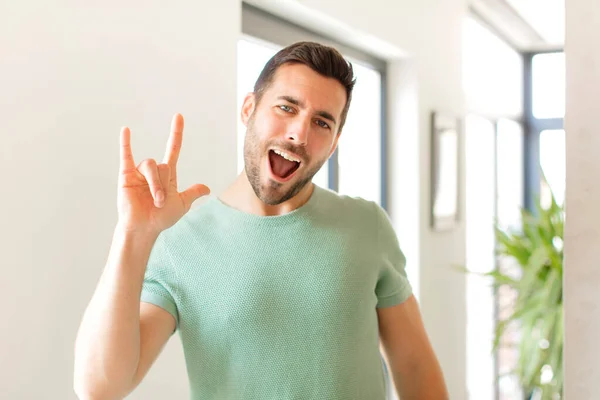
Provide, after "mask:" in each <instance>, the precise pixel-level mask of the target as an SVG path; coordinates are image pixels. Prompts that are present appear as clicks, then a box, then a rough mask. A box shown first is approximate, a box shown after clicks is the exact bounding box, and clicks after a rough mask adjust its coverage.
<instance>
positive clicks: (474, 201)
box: [465, 115, 496, 400]
mask: <svg viewBox="0 0 600 400" xmlns="http://www.w3.org/2000/svg"><path fill="white" fill-rule="evenodd" d="M465 134H466V138H465V147H466V165H465V167H466V168H465V172H466V180H467V186H466V203H467V204H466V209H467V210H468V212H467V216H466V217H467V218H466V235H467V238H466V239H467V240H466V243H467V249H466V253H467V268H468V269H469V270H470V271H474V272H480V273H484V272H489V271H491V270H493V269H494V229H493V228H494V227H493V224H492V221H493V220H494V217H495V196H496V177H495V174H496V160H495V158H496V157H495V151H496V143H495V142H496V127H495V126H494V123H493V122H492V121H490V120H488V119H486V118H482V117H479V116H476V115H469V116H468V117H467V119H466V129H465ZM466 287H467V294H466V296H467V307H468V310H467V389H468V391H469V398H470V399H480V400H490V399H493V398H494V396H495V395H494V386H495V385H494V380H495V367H494V360H493V358H492V357H491V352H492V341H493V334H494V323H495V322H494V293H493V290H492V288H491V287H490V284H489V281H488V280H486V279H483V278H482V277H481V276H478V275H474V274H469V275H467V285H466Z"/></svg>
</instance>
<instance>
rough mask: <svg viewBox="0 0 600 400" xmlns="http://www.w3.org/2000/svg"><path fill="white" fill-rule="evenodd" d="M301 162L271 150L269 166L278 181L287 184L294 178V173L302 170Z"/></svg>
mask: <svg viewBox="0 0 600 400" xmlns="http://www.w3.org/2000/svg"><path fill="white" fill-rule="evenodd" d="M300 163H301V162H300V161H298V160H295V159H294V158H293V157H291V156H289V155H287V154H286V153H284V152H280V151H274V150H269V166H270V168H271V173H272V175H273V176H274V177H275V178H277V180H278V181H281V182H285V181H288V180H290V179H291V178H292V176H293V175H294V173H295V172H296V171H297V170H298V168H300Z"/></svg>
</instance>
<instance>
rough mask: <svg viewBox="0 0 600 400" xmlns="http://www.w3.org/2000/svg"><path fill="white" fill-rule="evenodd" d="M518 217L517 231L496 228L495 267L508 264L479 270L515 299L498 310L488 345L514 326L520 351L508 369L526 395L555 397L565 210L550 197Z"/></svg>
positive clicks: (559, 384) (559, 382)
mask: <svg viewBox="0 0 600 400" xmlns="http://www.w3.org/2000/svg"><path fill="white" fill-rule="evenodd" d="M521 215H522V223H521V227H520V228H519V229H518V230H515V229H513V230H508V229H502V228H501V227H500V226H498V224H496V228H495V231H496V242H497V253H496V254H497V257H499V261H500V262H498V263H497V265H506V264H507V262H509V263H510V264H511V267H510V268H508V269H507V268H502V267H500V268H497V269H496V270H493V271H491V272H488V273H483V274H482V275H484V276H488V277H489V278H490V279H491V281H492V284H493V287H494V289H495V291H497V290H498V289H499V288H500V287H504V288H505V289H508V290H509V291H512V292H513V293H514V295H515V299H516V300H515V302H514V303H512V304H511V307H510V309H509V310H505V311H508V312H504V313H503V312H501V313H500V318H499V320H498V323H497V328H496V332H495V337H494V346H493V348H494V351H496V350H498V348H499V345H500V342H501V339H502V338H503V335H504V334H505V333H506V332H507V328H509V327H515V326H516V327H517V329H518V331H519V337H520V340H519V343H517V344H516V345H517V346H518V353H519V355H518V363H517V367H516V369H515V370H514V371H512V373H514V374H515V375H516V376H517V377H518V378H519V381H520V384H521V387H522V388H523V393H524V394H525V395H526V398H527V399H543V400H546V399H548V400H554V399H559V398H561V397H562V391H563V338H564V331H563V226H564V208H563V207H562V206H559V205H558V204H557V203H556V200H555V198H554V195H552V196H551V204H550V206H549V207H546V208H544V207H542V206H541V205H540V202H539V201H538V202H537V204H536V209H535V211H534V212H530V211H528V210H526V209H522V210H521ZM503 314H504V315H503Z"/></svg>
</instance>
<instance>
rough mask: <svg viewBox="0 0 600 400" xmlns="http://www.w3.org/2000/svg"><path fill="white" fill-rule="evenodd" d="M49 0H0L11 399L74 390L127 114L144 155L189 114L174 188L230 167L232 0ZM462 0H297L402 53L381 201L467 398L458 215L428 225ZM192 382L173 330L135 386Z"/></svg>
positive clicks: (5, 344)
mask: <svg viewBox="0 0 600 400" xmlns="http://www.w3.org/2000/svg"><path fill="white" fill-rule="evenodd" d="M53 3H54V4H52V5H44V3H39V4H38V3H36V4H35V6H34V4H29V3H27V2H20V3H16V2H13V3H11V6H10V9H9V10H8V11H7V12H4V11H3V12H2V13H0V15H1V16H0V48H1V49H2V58H1V60H2V61H0V87H1V88H2V90H1V91H0V110H2V122H3V128H4V129H3V130H2V133H1V135H2V136H1V137H2V142H1V143H2V146H1V147H0V152H1V153H0V156H1V157H0V167H2V170H3V171H5V175H4V176H5V181H4V185H3V186H2V187H3V189H2V194H3V196H2V200H1V205H2V208H1V210H2V212H3V214H5V215H3V218H2V221H3V226H5V227H8V229H4V230H2V233H1V235H2V237H1V238H0V243H2V247H3V248H2V253H3V258H2V260H3V263H2V272H3V273H4V276H5V277H6V276H7V277H8V278H7V279H4V281H3V282H6V283H5V285H4V288H3V290H2V291H1V292H0V293H1V294H0V296H2V297H1V298H0V301H1V302H2V304H4V305H5V307H4V316H5V319H4V321H6V322H5V324H4V326H5V327H6V326H8V328H5V329H3V330H1V331H0V332H1V333H0V335H1V336H0V343H2V344H1V345H0V349H1V350H0V351H1V353H0V371H1V372H2V375H3V379H2V380H1V381H0V393H2V394H3V397H6V398H49V397H52V398H61V399H63V398H64V399H67V398H74V395H73V394H72V389H71V387H72V361H73V348H72V347H73V341H74V338H75V333H76V329H77V326H78V324H79V322H80V318H81V314H82V312H83V310H84V308H85V305H86V304H87V302H88V301H89V298H90V296H91V293H92V291H93V289H94V287H95V284H96V282H97V279H98V277H99V275H100V271H101V269H102V268H103V266H104V263H105V259H106V255H107V252H108V248H109V245H110V238H111V232H112V229H113V226H114V223H115V218H116V209H115V201H116V200H115V194H116V192H115V184H116V172H117V168H118V164H117V161H118V133H119V127H120V126H121V125H129V126H130V127H131V128H132V141H133V143H132V144H133V149H134V156H135V157H136V161H137V162H139V161H141V160H142V159H143V158H146V157H155V158H158V159H161V158H162V155H163V150H164V145H165V144H166V138H167V135H168V127H169V122H170V118H171V116H172V114H173V113H175V112H181V113H183V115H184V117H186V130H185V137H184V146H183V151H182V154H181V161H180V165H181V168H180V170H181V171H182V172H181V173H180V175H181V181H182V182H181V186H182V187H187V186H188V185H189V184H191V183H195V182H198V181H200V182H202V183H206V184H208V185H209V186H210V187H211V188H212V189H213V193H218V192H220V190H222V189H223V188H224V187H225V186H226V185H227V184H228V183H229V181H230V180H231V179H232V178H233V177H234V175H235V171H236V152H235V149H236V145H235V138H236V118H237V115H235V110H236V104H235V101H236V90H235V76H236V63H235V51H236V40H237V37H238V34H239V30H240V15H239V12H240V3H239V1H237V0H225V1H223V0H221V1H219V2H210V3H208V2H206V3H205V4H199V3H198V2H185V1H180V2H177V3H173V2H171V3H169V5H168V6H167V5H162V3H157V2H150V3H149V2H144V3H143V4H142V3H141V2H139V3H138V4H137V5H136V6H133V5H131V6H129V7H126V8H123V6H122V5H120V4H119V3H117V2H115V1H112V2H104V5H102V6H96V7H94V8H93V9H92V8H90V7H89V6H88V7H84V6H81V5H79V6H77V5H76V3H74V2H70V3H67V2H63V3H60V4H58V3H57V2H53ZM107 3H109V4H107ZM253 3H255V4H263V6H265V7H266V8H269V7H271V6H272V4H274V2H264V1H256V2H253ZM282 3H294V2H280V4H282ZM465 3H466V0H452V1H448V0H423V1H420V2H415V1H409V0H402V1H396V2H389V1H386V0H369V1H366V0H365V1H354V2H342V1H341V0H304V1H301V2H299V4H301V5H303V6H306V7H307V8H309V9H311V10H315V11H317V12H320V13H321V14H323V15H325V16H328V17H330V18H333V19H336V20H337V21H339V22H341V23H344V24H346V25H349V26H351V27H352V28H353V29H358V30H360V31H362V32H364V33H366V34H370V35H374V36H376V37H379V38H380V39H382V40H384V41H386V42H388V43H390V44H391V45H392V46H393V47H394V48H397V49H401V50H403V51H404V52H405V53H406V55H407V57H408V58H406V59H395V60H390V61H391V63H390V71H389V80H390V92H389V99H390V110H389V114H390V121H389V123H390V125H389V127H390V135H391V136H392V138H391V139H390V146H391V147H392V148H393V149H394V150H395V154H394V156H393V157H392V160H391V165H390V168H391V178H392V182H391V187H390V191H391V195H392V196H393V199H392V203H391V205H390V208H391V210H392V217H393V219H394V222H395V224H396V227H397V229H398V231H399V234H400V236H401V240H402V241H411V242H412V243H414V244H415V245H416V249H415V250H414V251H411V252H410V253H409V254H407V255H408V256H409V262H410V263H411V268H412V269H413V270H418V273H416V274H414V275H415V276H416V277H418V279H416V284H417V291H418V293H419V298H420V301H421V305H422V309H423V313H424V317H425V322H426V325H427V328H428V331H429V334H430V336H431V338H432V341H433V344H434V347H435V349H436V351H437V354H438V355H439V357H440V359H441V362H442V366H443V369H444V373H445V375H446V378H447V381H448V384H449V388H450V392H451V398H452V399H464V398H466V388H465V386H466V376H465V374H466V372H465V369H466V366H465V363H466V361H465V357H466V343H465V334H466V331H465V329H466V328H465V318H466V317H465V304H464V302H465V277H464V276H463V275H461V274H458V273H455V272H453V271H452V270H451V265H452V264H464V258H465V232H464V223H461V224H460V226H459V227H458V229H456V230H455V231H453V232H450V233H445V234H433V233H431V232H430V231H429V230H428V224H429V217H428V208H427V207H428V204H429V179H428V176H429V162H430V160H429V112H430V111H431V110H432V109H438V110H447V111H449V112H454V113H460V112H462V111H463V109H464V107H463V103H464V101H463V95H462V90H461V43H462V42H461V29H462V22H463V17H464V11H465ZM17 4H18V5H17ZM165 4H166V3H165ZM209 5H210V11H208V8H207V7H208V6H209ZM415 102H416V103H415ZM461 158H462V157H461ZM463 183H464V173H463V174H462V175H461V184H463ZM463 188H464V185H463ZM463 191H464V190H463ZM461 211H462V212H463V215H464V201H461ZM419 282H420V283H419ZM7 305H8V306H7ZM32 382H35V384H32ZM187 393H188V389H187V378H186V376H185V367H184V365H183V357H182V353H181V349H180V343H179V340H178V339H176V340H172V341H171V342H170V344H169V346H168V348H167V349H166V350H165V352H164V353H163V355H162V356H161V358H160V359H159V361H158V362H157V364H156V365H155V367H154V368H153V370H152V371H151V372H150V374H149V376H148V377H147V379H146V381H145V382H144V383H143V384H142V386H141V387H140V389H139V390H138V391H136V393H135V394H134V395H133V396H131V398H162V397H166V396H167V394H168V396H169V398H186V396H187Z"/></svg>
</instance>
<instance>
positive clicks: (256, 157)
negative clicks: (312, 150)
mask: <svg viewBox="0 0 600 400" xmlns="http://www.w3.org/2000/svg"><path fill="white" fill-rule="evenodd" d="M259 137H260V135H259V134H258V132H257V131H256V127H255V125H254V116H252V117H250V120H249V121H248V128H247V129H246V138H245V140H244V169H245V171H246V176H247V177H248V181H249V182H250V186H252V190H254V193H255V194H256V197H258V198H259V199H260V200H261V201H262V202H263V203H265V204H268V205H270V206H276V205H278V204H281V203H283V202H285V201H287V200H289V199H291V198H292V197H294V196H296V195H297V194H298V193H300V191H301V190H302V188H304V186H306V184H307V183H309V182H311V181H312V179H313V177H314V176H315V175H316V174H317V172H319V170H320V169H321V167H322V166H323V164H325V162H326V161H327V158H325V159H323V160H319V161H318V162H315V164H314V165H312V166H310V158H309V157H308V156H307V155H306V150H305V149H304V148H303V147H298V146H292V145H291V144H290V143H287V142H282V143H278V142H277V141H272V142H270V143H266V144H265V146H264V147H263V146H261V143H260V140H259ZM273 144H277V147H279V148H280V149H282V150H286V151H289V152H292V153H295V154H298V155H299V156H300V157H301V158H302V164H301V166H300V168H301V169H302V171H296V172H294V174H296V176H294V177H293V178H292V179H291V180H290V181H288V182H285V183H280V182H276V181H273V180H269V182H267V183H263V181H264V180H263V179H262V175H265V176H266V175H267V174H268V172H267V171H262V168H264V165H265V164H264V163H263V157H266V158H267V159H268V157H269V155H268V153H267V149H268V148H269V147H270V146H271V145H273ZM267 162H270V161H268V160H267ZM307 167H308V169H306V168H307Z"/></svg>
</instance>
